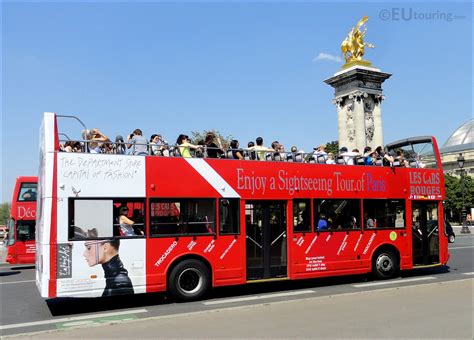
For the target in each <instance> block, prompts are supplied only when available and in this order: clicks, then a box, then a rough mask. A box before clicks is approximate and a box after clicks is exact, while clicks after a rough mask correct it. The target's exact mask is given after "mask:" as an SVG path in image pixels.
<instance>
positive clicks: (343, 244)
mask: <svg viewBox="0 0 474 340" xmlns="http://www.w3.org/2000/svg"><path fill="white" fill-rule="evenodd" d="M348 237H349V235H348V234H346V236H344V239H343V240H342V243H341V246H340V247H339V250H338V251H337V255H339V254H340V253H341V251H343V250H344V249H345V248H346V245H347V238H348Z"/></svg>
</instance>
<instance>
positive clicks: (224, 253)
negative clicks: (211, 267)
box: [220, 238, 237, 260]
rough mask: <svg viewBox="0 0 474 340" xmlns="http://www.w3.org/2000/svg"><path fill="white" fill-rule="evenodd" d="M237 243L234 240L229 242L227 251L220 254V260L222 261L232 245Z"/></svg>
mask: <svg viewBox="0 0 474 340" xmlns="http://www.w3.org/2000/svg"><path fill="white" fill-rule="evenodd" d="M236 242H237V240H236V239H235V238H234V239H233V240H232V242H230V244H229V246H228V247H227V249H226V250H225V251H224V252H223V253H222V255H221V257H220V259H221V260H222V259H223V258H224V257H225V256H226V255H227V253H228V252H229V250H230V249H231V248H232V247H233V246H234V244H235V243H236Z"/></svg>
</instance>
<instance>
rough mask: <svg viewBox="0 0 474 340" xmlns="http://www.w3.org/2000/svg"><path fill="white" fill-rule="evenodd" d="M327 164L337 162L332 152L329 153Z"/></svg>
mask: <svg viewBox="0 0 474 340" xmlns="http://www.w3.org/2000/svg"><path fill="white" fill-rule="evenodd" d="M326 164H336V161H335V160H334V154H333V153H332V152H330V153H328V159H327V160H326Z"/></svg>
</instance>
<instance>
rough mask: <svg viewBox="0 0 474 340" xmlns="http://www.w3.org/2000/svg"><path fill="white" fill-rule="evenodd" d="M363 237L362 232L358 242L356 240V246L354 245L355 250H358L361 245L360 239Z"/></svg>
mask: <svg viewBox="0 0 474 340" xmlns="http://www.w3.org/2000/svg"><path fill="white" fill-rule="evenodd" d="M361 239H362V234H360V235H359V239H358V240H357V242H356V245H355V247H354V251H356V250H357V248H358V247H359V243H360V240H361Z"/></svg>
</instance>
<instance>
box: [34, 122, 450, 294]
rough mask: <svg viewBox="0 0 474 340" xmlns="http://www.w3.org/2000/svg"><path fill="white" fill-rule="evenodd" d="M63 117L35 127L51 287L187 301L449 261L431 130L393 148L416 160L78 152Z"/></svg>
mask: <svg viewBox="0 0 474 340" xmlns="http://www.w3.org/2000/svg"><path fill="white" fill-rule="evenodd" d="M58 117H59V116H56V115H55V114H53V113H45V115H44V120H43V125H42V129H41V139H42V143H41V166H40V177H39V195H40V200H39V216H38V237H37V257H36V260H37V266H36V267H37V269H36V270H37V285H38V288H39V290H40V292H41V295H42V296H43V297H50V298H52V297H59V296H76V297H81V296H108V295H114V294H130V293H143V292H159V291H167V290H168V291H169V292H171V293H172V294H173V295H175V296H177V297H178V298H180V299H183V300H192V299H197V298H200V297H202V296H203V294H205V293H206V292H207V291H208V290H209V289H210V288H211V287H217V286H226V285H242V284H246V283H248V282H257V281H268V280H296V279H309V278H319V277H327V276H338V275H352V274H362V273H370V272H372V273H373V274H374V275H375V276H376V277H377V278H380V279H387V278H391V277H394V276H396V275H397V274H398V272H399V271H400V270H408V269H413V268H419V267H426V266H440V265H445V264H446V263H447V261H448V258H449V253H448V241H447V238H446V236H445V234H444V225H443V221H444V217H443V209H442V201H443V198H444V182H443V172H442V168H441V161H440V156H439V152H438V148H437V144H436V141H435V139H434V138H433V137H417V138H410V139H406V140H401V141H398V142H395V143H392V144H388V145H387V146H386V148H387V150H388V151H398V152H399V153H400V152H401V153H403V154H404V155H405V156H406V157H407V159H408V163H409V164H410V167H399V166H395V164H393V166H376V165H373V166H364V165H341V164H332V165H330V164H317V163H313V164H310V163H304V162H295V161H293V162H288V161H254V160H234V159H208V158H182V157H161V156H133V155H123V154H92V153H86V152H82V153H77V152H71V153H70V152H60V141H59V133H58V127H57V119H58ZM61 117H64V116H61ZM86 150H87V148H85V147H84V150H83V151H86ZM112 150H113V148H112ZM301 159H302V160H303V159H304V158H303V157H301ZM422 162H423V163H422ZM357 163H358V162H356V163H355V164H357Z"/></svg>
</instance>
